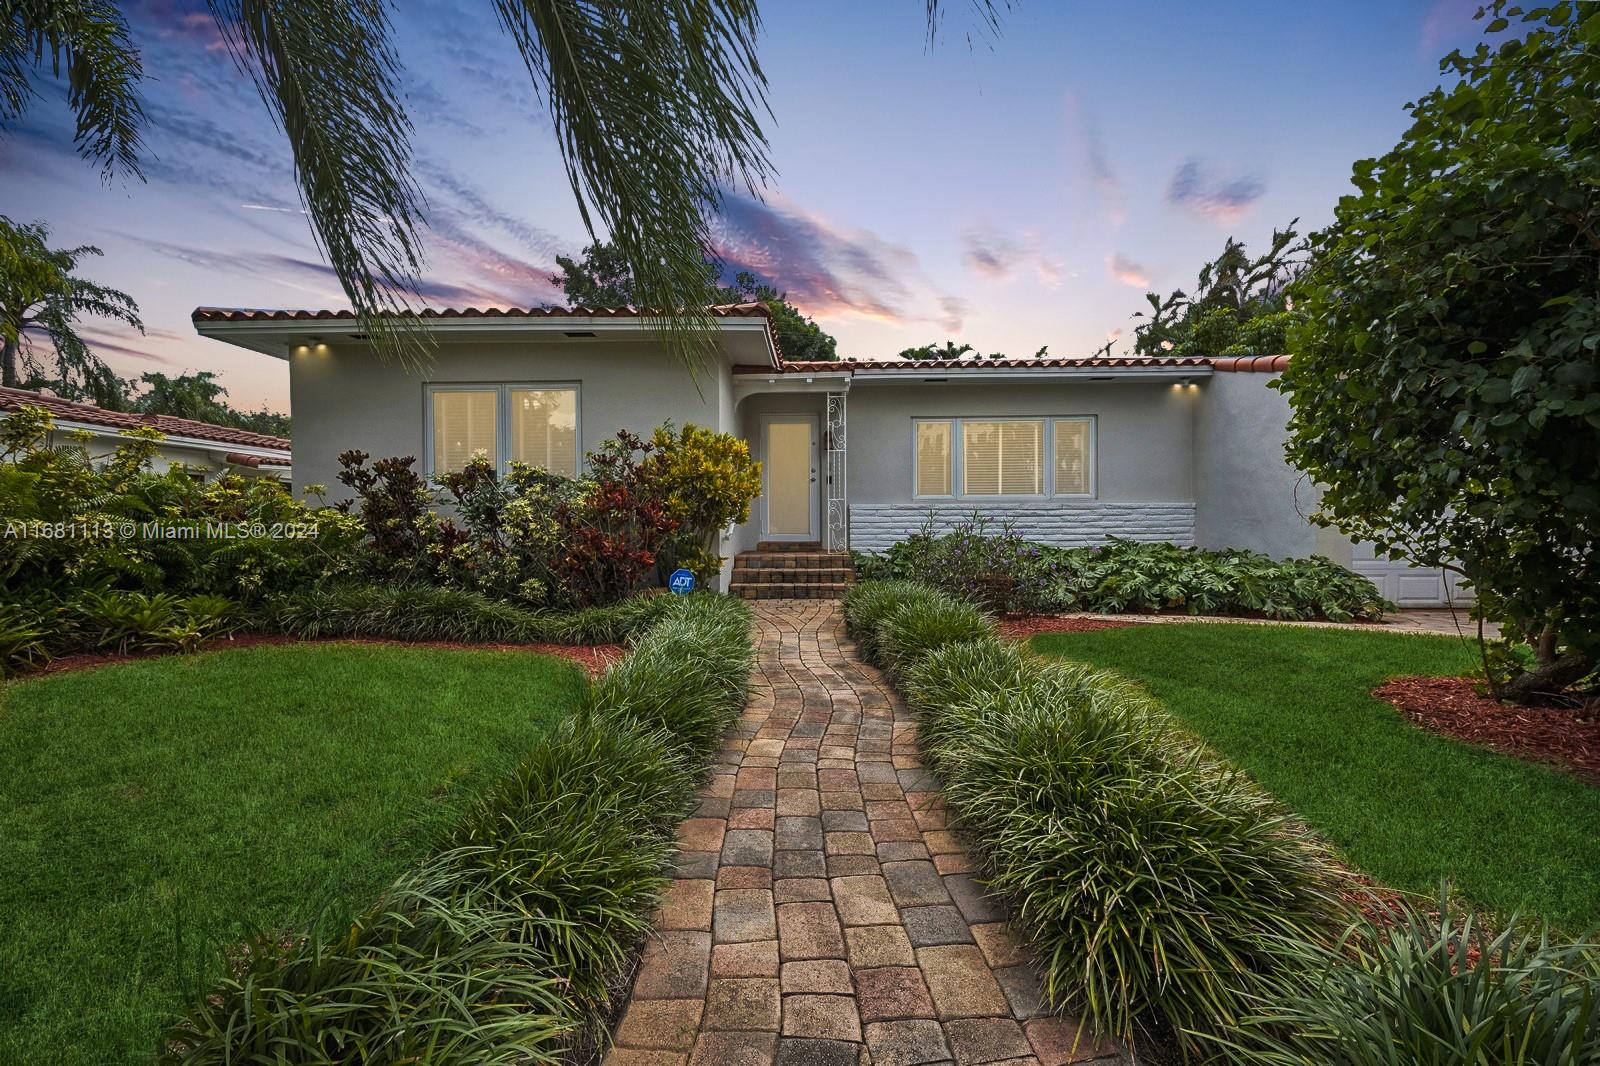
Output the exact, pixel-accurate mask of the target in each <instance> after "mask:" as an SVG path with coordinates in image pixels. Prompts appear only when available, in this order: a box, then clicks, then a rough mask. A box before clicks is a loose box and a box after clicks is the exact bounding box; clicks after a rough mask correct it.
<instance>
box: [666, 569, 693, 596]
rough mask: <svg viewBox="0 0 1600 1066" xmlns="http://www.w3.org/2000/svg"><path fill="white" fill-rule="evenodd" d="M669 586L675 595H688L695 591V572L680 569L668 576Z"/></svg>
mask: <svg viewBox="0 0 1600 1066" xmlns="http://www.w3.org/2000/svg"><path fill="white" fill-rule="evenodd" d="M667 587H668V588H669V589H671V590H672V591H673V593H674V595H678V596H687V595H689V593H691V592H693V591H694V574H693V573H692V572H691V571H689V570H684V569H678V570H674V571H673V572H672V576H671V577H669V578H667Z"/></svg>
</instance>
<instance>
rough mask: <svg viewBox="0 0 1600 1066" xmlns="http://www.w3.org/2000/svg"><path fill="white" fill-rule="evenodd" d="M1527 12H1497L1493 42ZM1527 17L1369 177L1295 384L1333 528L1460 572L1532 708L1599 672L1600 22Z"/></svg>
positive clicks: (1318, 294)
mask: <svg viewBox="0 0 1600 1066" xmlns="http://www.w3.org/2000/svg"><path fill="white" fill-rule="evenodd" d="M1480 14H1482V13H1480ZM1518 14H1521V13H1520V12H1519V10H1518V9H1516V8H1511V7H1507V6H1506V5H1505V4H1504V3H1503V2H1496V3H1494V4H1492V5H1491V9H1490V10H1489V12H1487V14H1486V16H1485V17H1487V18H1488V19H1489V21H1488V24H1487V27H1486V28H1487V31H1488V32H1490V33H1496V32H1499V31H1502V30H1504V29H1506V28H1508V26H1509V20H1510V19H1511V18H1514V17H1516V16H1517V15H1518ZM1521 21H1522V22H1523V23H1524V24H1525V26H1526V32H1525V34H1524V35H1523V36H1522V37H1521V38H1520V39H1511V40H1506V41H1504V42H1502V43H1499V44H1498V45H1497V46H1495V47H1493V48H1491V47H1490V46H1489V45H1487V44H1484V43H1480V44H1479V45H1478V46H1477V48H1476V49H1474V50H1473V51H1471V52H1469V53H1467V54H1462V53H1461V52H1452V53H1451V54H1450V55H1449V56H1448V57H1447V58H1446V59H1445V60H1444V62H1443V64H1442V65H1441V69H1442V70H1443V71H1444V72H1446V73H1447V74H1449V75H1450V76H1451V86H1450V87H1449V88H1439V89H1435V90H1434V91H1433V92H1430V93H1428V94H1427V95H1426V96H1424V97H1422V98H1421V99H1420V100H1418V101H1417V102H1416V103H1415V104H1413V105H1411V107H1410V110H1411V117H1412V124H1411V127H1410V129H1408V130H1407V131H1406V133H1405V135H1404V137H1403V138H1402V139H1401V141H1400V143H1399V144H1398V145H1396V146H1395V148H1394V149H1393V150H1391V151H1390V152H1389V153H1388V154H1387V155H1385V156H1383V157H1382V158H1380V159H1367V160H1362V161H1361V162H1358V163H1357V164H1356V165H1355V174H1354V182H1355V187H1356V192H1355V193H1354V195H1351V196H1347V197H1345V198H1344V199H1343V200H1341V201H1340V203H1339V206H1338V210H1337V211H1336V213H1335V216H1334V222H1333V224H1332V225H1331V226H1329V227H1328V228H1327V229H1326V230H1324V231H1322V232H1320V233H1318V234H1316V235H1315V237H1314V239H1313V256H1312V260H1311V265H1310V267H1309V269H1308V270H1307V272H1306V273H1305V275H1304V276H1303V277H1302V278H1300V279H1299V281H1298V282H1296V284H1295V285H1294V287H1293V294H1294V300H1295V307H1296V310H1297V312H1304V319H1303V323H1302V324H1301V325H1299V326H1298V327H1297V328H1296V329H1295V330H1294V331H1293V332H1292V333H1291V335H1290V341H1291V344H1290V349H1291V351H1292V352H1293V354H1294V359H1293V361H1292V362H1291V363H1290V366H1289V370H1288V371H1287V372H1286V373H1285V374H1284V375H1283V378H1282V382H1281V387H1282V388H1283V389H1284V391H1285V392H1286V393H1287V394H1288V397H1289V402H1290V403H1291V404H1292V406H1293V417H1292V420H1291V422H1290V427H1289V428H1290V432H1291V440H1290V443H1289V457H1290V459H1291V460H1292V461H1293V462H1294V463H1295V464H1296V465H1298V466H1299V467H1301V468H1302V469H1304V470H1306V471H1307V472H1308V473H1310V474H1311V475H1312V476H1313V477H1314V478H1316V480H1317V481H1319V482H1320V483H1322V484H1323V485H1324V486H1325V489H1324V493H1323V497H1322V504H1321V510H1320V512H1319V516H1318V517H1319V519H1320V520H1321V521H1323V522H1325V523H1328V524H1332V525H1335V526H1337V527H1339V528H1340V529H1342V530H1344V531H1346V532H1347V533H1350V534H1351V535H1352V536H1357V537H1360V538H1362V539H1365V540H1370V541H1373V542H1375V543H1376V544H1377V545H1378V546H1379V547H1380V548H1383V549H1385V550H1389V551H1396V552H1400V553H1403V554H1405V555H1408V556H1410V557H1411V558H1413V559H1416V560H1417V561H1418V562H1420V563H1421V564H1423V565H1425V566H1436V567H1456V566H1458V567H1459V568H1460V570H1461V571H1462V572H1463V573H1465V575H1466V576H1467V577H1468V578H1469V579H1470V580H1471V582H1472V584H1473V586H1474V587H1475V589H1476V591H1477V594H1478V597H1479V599H1478V603H1479V610H1480V611H1482V613H1483V614H1484V615H1485V616H1487V617H1489V618H1492V619H1498V620H1500V621H1502V622H1503V623H1504V625H1505V626H1506V630H1507V632H1509V633H1511V634H1513V635H1514V636H1516V637H1518V638H1523V639H1526V640H1527V641H1528V643H1529V644H1530V645H1531V647H1532V649H1533V656H1534V661H1533V662H1532V663H1531V664H1524V663H1521V662H1519V661H1515V660H1513V659H1511V658H1509V657H1506V656H1501V657H1500V658H1499V659H1498V661H1495V662H1492V663H1490V664H1488V665H1489V672H1490V683H1491V684H1500V686H1501V687H1500V692H1501V693H1502V694H1503V695H1504V696H1506V697H1509V698H1515V699H1519V700H1529V699H1533V698H1535V697H1537V696H1539V695H1541V694H1549V693H1552V692H1556V691H1559V690H1561V689H1562V688H1564V687H1565V686H1567V685H1570V684H1572V683H1574V682H1576V681H1577V680H1579V679H1581V678H1582V677H1583V676H1585V675H1586V674H1588V673H1589V672H1590V671H1592V670H1593V669H1594V666H1595V663H1596V660H1597V658H1600V548H1597V545H1600V483H1597V482H1600V354H1597V353H1600V283H1597V280H1596V279H1597V278H1600V151H1597V150H1596V149H1597V141H1596V137H1597V134H1600V126H1597V122H1596V120H1597V118H1600V110H1597V107H1596V101H1600V6H1596V5H1591V4H1582V5H1579V4H1571V3H1561V4H1556V5H1553V6H1551V7H1544V8H1537V9H1533V10H1530V11H1528V12H1527V13H1525V14H1521ZM1524 665H1531V667H1532V668H1531V669H1524V668H1523V667H1524ZM1497 675H1498V676H1497Z"/></svg>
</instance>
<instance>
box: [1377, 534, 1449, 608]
mask: <svg viewBox="0 0 1600 1066" xmlns="http://www.w3.org/2000/svg"><path fill="white" fill-rule="evenodd" d="M1350 569H1352V570H1354V571H1355V572H1356V573H1358V574H1360V575H1361V576H1362V577H1365V578H1366V579H1367V580H1369V581H1371V582H1372V583H1373V584H1374V585H1376V586H1378V591H1379V592H1380V593H1382V594H1383V597H1384V599H1387V600H1393V601H1394V602H1395V603H1396V604H1398V605H1399V606H1401V607H1445V606H1448V605H1450V604H1452V603H1456V604H1462V603H1471V602H1472V591H1471V590H1470V589H1464V588H1462V587H1461V577H1460V575H1459V574H1451V573H1444V572H1441V571H1439V570H1424V569H1423V568H1422V567H1419V566H1413V565H1411V562H1410V560H1407V559H1396V558H1390V557H1389V556H1386V555H1379V554H1378V552H1377V550H1376V549H1375V548H1374V547H1373V545H1371V544H1365V543H1362V542H1359V541H1358V542H1356V544H1355V545H1354V546H1353V549H1352V552H1351V561H1350Z"/></svg>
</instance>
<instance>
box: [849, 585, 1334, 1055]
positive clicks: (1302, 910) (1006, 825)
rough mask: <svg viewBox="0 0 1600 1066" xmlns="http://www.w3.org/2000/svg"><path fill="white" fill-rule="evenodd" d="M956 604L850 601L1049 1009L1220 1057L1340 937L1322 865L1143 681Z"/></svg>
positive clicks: (921, 597) (863, 596)
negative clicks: (1074, 659)
mask: <svg viewBox="0 0 1600 1066" xmlns="http://www.w3.org/2000/svg"><path fill="white" fill-rule="evenodd" d="M852 601H853V602H852ZM951 604H952V601H951V598H950V597H949V596H948V595H947V594H943V593H940V592H937V591H936V590H932V589H928V588H922V589H920V590H919V589H918V588H917V587H916V586H914V585H908V584H906V583H897V584H896V585H895V586H894V587H893V588H890V589H884V588H881V587H878V588H875V587H873V586H872V585H871V584H865V585H862V586H859V587H858V588H857V589H853V590H852V591H851V593H850V594H849V595H848V596H847V598H846V609H847V615H849V616H853V619H852V621H850V622H849V623H848V624H850V625H851V626H852V629H859V628H860V627H862V626H866V625H875V635H874V637H873V644H872V646H873V649H874V650H873V656H874V659H875V661H877V662H879V663H880V664H883V665H886V666H889V665H892V666H893V669H894V671H895V675H896V678H897V680H898V681H899V683H900V684H901V685H902V687H903V689H904V691H905V692H906V694H907V697H908V702H909V703H910V705H911V706H912V708H913V710H914V711H915V712H916V714H917V716H918V720H919V736H920V738H921V741H922V744H923V749H924V752H925V753H926V756H927V758H928V762H929V765H930V767H931V768H932V769H933V770H934V771H935V773H937V774H938V776H939V777H940V779H941V780H942V781H943V783H944V789H945V794H946V796H947V798H948V799H949V800H950V802H951V805H952V807H954V808H955V809H956V810H957V811H958V812H959V814H960V818H961V823H962V824H963V825H964V826H965V827H967V828H968V829H970V830H971V831H972V833H973V834H974V837H975V838H976V841H977V844H978V848H979V858H980V861H981V863H982V866H983V869H984V871H985V873H986V875H987V881H988V883H989V884H990V885H991V886H992V887H994V888H995V889H997V890H998V891H1000V892H1001V893H1003V894H1005V895H1006V896H1008V897H1010V899H1011V900H1012V902H1013V905H1014V908H1015V911H1016V913H1017V917H1018V925H1019V927H1020V928H1023V929H1027V930H1029V931H1030V933H1031V934H1032V937H1033V939H1034V942H1035V946H1036V947H1037V949H1038V951H1039V956H1040V959H1041V962H1042V964H1043V968H1044V979H1045V980H1044V986H1045V991H1046V994H1047V995H1048V997H1049V998H1050V1000H1051V1001H1052V1002H1053V1003H1056V1004H1059V1005H1063V1006H1069V1007H1071V1008H1072V1009H1074V1010H1076V1011H1078V1012H1079V1013H1080V1014H1081V1016H1082V1017H1083V1018H1084V1020H1085V1021H1086V1022H1087V1023H1088V1024H1089V1025H1090V1026H1091V1027H1093V1028H1094V1029H1097V1030H1099V1031H1102V1032H1107V1033H1111V1034H1114V1035H1117V1036H1122V1037H1127V1036H1129V1035H1131V1034H1132V1033H1133V1032H1134V1031H1135V1029H1137V1028H1140V1027H1143V1026H1155V1027H1157V1028H1166V1029H1168V1030H1170V1031H1171V1032H1172V1033H1173V1034H1174V1035H1175V1036H1176V1037H1177V1039H1178V1040H1179V1041H1180V1043H1181V1044H1182V1045H1183V1046H1184V1047H1185V1048H1186V1050H1188V1051H1190V1052H1196V1051H1201V1050H1204V1049H1207V1048H1209V1047H1211V1046H1213V1044H1214V1042H1215V1041H1216V1040H1217V1039H1218V1038H1219V1037H1221V1036H1223V1035H1224V1034H1226V1033H1227V1032H1228V1031H1229V1029H1230V1027H1231V1026H1233V1025H1234V1024H1236V1023H1237V1022H1238V1020H1239V1019H1240V1018H1241V1017H1243V1015H1244V1013H1245V1010H1246V1007H1247V1005H1248V1004H1249V1003H1250V1001H1251V996H1252V995H1254V994H1256V993H1257V992H1259V990H1260V989H1261V988H1262V987H1263V986H1264V983H1265V982H1266V981H1267V979H1268V977H1269V976H1270V975H1272V974H1273V973H1275V972H1276V971H1278V970H1279V969H1281V968H1282V966H1283V965H1284V961H1283V959H1282V958H1281V955H1282V951H1281V949H1280V948H1279V947H1278V945H1279V944H1280V943H1282V942H1284V941H1286V940H1306V941H1310V942H1317V941H1319V940H1326V939H1329V938H1330V937H1329V934H1328V930H1329V929H1330V928H1331V924H1332V922H1333V919H1334V916H1335V915H1336V913H1337V908H1338V905H1337V901H1336V899H1335V898H1334V896H1333V895H1332V894H1331V891H1330V889H1329V885H1330V884H1331V874H1330V868H1329V866H1328V864H1327V859H1326V856H1325V854H1324V852H1323V851H1322V849H1321V848H1320V847H1319V846H1317V845H1316V844H1314V843H1313V842H1311V841H1310V840H1309V839H1308V838H1307V837H1306V835H1305V834H1304V833H1303V832H1302V831H1301V830H1300V829H1299V828H1298V827H1297V826H1295V825H1294V824H1292V823H1291V821H1290V820H1289V818H1288V817H1287V816H1286V815H1285V814H1284V812H1282V811H1281V810H1280V809H1278V808H1277V807H1276V806H1275V805H1274V804H1273V803H1272V801H1271V800H1270V799H1269V798H1268V797H1267V796H1266V795H1265V794H1264V793H1263V792H1261V791H1260V790H1259V789H1258V788H1256V787H1255V786H1254V785H1252V784H1251V783H1250V782H1249V781H1248V780H1246V779H1245V778H1244V777H1243V775H1241V774H1239V773H1237V772H1235V771H1233V770H1231V769H1229V768H1227V767H1224V766H1221V765H1219V764H1218V763H1216V762H1215V761H1214V760H1213V759H1211V758H1209V757H1208V756H1207V755H1206V754H1205V753H1203V752H1202V751H1201V750H1200V749H1198V748H1197V747H1196V746H1195V745H1194V744H1192V743H1190V742H1188V741H1187V739H1186V738H1184V737H1182V736H1181V735H1180V734H1178V733H1177V732H1176V731H1175V730H1174V729H1173V727H1172V726H1171V725H1170V724H1169V722H1168V720H1167V719H1166V718H1165V716H1164V715H1162V714H1161V713H1160V712H1159V711H1157V710H1156V708H1155V707H1154V705H1153V704H1152V703H1151V701H1150V700H1149V699H1148V698H1147V697H1145V696H1144V695H1143V694H1142V693H1141V692H1140V691H1139V690H1138V689H1136V688H1135V687H1133V686H1132V685H1130V684H1129V683H1127V682H1125V681H1123V680H1120V679H1118V678H1115V677H1113V676H1111V675H1108V674H1104V673H1100V672H1097V671H1094V670H1092V669H1089V668H1086V667H1081V666H1072V665H1055V664H1047V663H1045V662H1042V661H1040V660H1038V659H1035V658H1034V657H1033V656H1031V655H1030V654H1028V653H1027V652H1026V651H1024V650H1023V649H1021V648H1020V647H1017V646H1012V645H1008V644H1005V643H1003V642H1001V641H999V640H997V639H995V638H994V636H993V635H992V633H990V632H989V631H988V629H987V627H986V626H985V625H983V624H982V619H981V616H980V617H978V618H977V619H976V621H977V623H978V624H974V615H975V614H976V612H975V611H973V609H972V608H970V607H966V606H965V605H960V604H957V605H956V606H955V607H952V605H951ZM891 605H892V606H891ZM957 608H959V609H957Z"/></svg>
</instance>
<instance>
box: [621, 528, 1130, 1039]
mask: <svg viewBox="0 0 1600 1066" xmlns="http://www.w3.org/2000/svg"><path fill="white" fill-rule="evenodd" d="M795 554H796V555H804V554H806V553H804V552H796V553H795ZM736 587H737V589H738V594H740V595H744V596H747V597H750V598H755V599H762V600H764V601H765V597H767V596H768V595H769V594H775V593H782V594H784V595H787V596H793V597H805V596H808V595H810V596H819V597H820V596H823V595H824V592H823V590H828V593H827V594H833V595H837V594H840V593H842V592H843V590H844V588H845V587H846V586H845V585H844V584H843V583H839V582H819V583H809V584H806V583H771V582H747V583H744V584H742V585H738V586H736ZM756 618H757V623H758V635H759V641H760V646H759V651H758V657H757V667H756V673H755V676H754V677H753V678H752V679H751V686H750V699H749V703H748V704H747V705H746V707H745V712H744V715H743V717H742V718H741V719H740V720H739V723H738V724H737V725H736V726H735V727H734V728H733V730H732V731H731V732H730V734H729V735H728V737H727V738H726V739H725V741H724V744H723V748H722V751H721V753H720V756H719V758H718V760H717V763H716V766H715V767H714V770H713V773H712V776H711V779H710V782H709V783H708V784H707V785H706V786H705V787H704V788H702V789H701V791H700V804H699V808H698V810H696V811H695V812H694V815H693V816H692V817H690V818H689V819H688V820H687V821H685V822H684V823H683V825H682V826H681V827H680V829H679V832H678V848H679V851H678V855H677V860H676V863H675V866H674V880H673V882H672V884H671V887H670V888H669V889H668V891H667V892H666V894H665V896H664V898H663V900H662V905H661V910H660V912H659V913H658V915H657V917H656V923H655V924H656V933H655V936H654V937H653V939H652V940H651V942H650V944H649V945H648V946H647V947H646V949H645V953H644V958H643V960H642V962H641V964H640V967H639V971H638V974H637V975H636V977H635V978H634V984H633V992H632V995H631V996H630V999H629V1002H628V1004H627V1007H626V1009H625V1010H624V1011H623V1014H622V1018H621V1020H620V1022H619V1023H618V1025H617V1029H616V1032H615V1034H614V1046H613V1047H612V1049H611V1050H610V1052H609V1053H608V1054H607V1056H606V1059H605V1063H606V1066H669V1064H670V1066H718V1064H723V1063H730V1064H731V1063H739V1064H753V1066H766V1064H774V1063H776V1064H794V1066H799V1064H802V1063H806V1064H809V1063H818V1064H834V1063H838V1064H841V1066H866V1064H871V1063H877V1064H890V1063H907V1064H910V1063H918V1064H922V1063H937V1062H955V1063H999V1062H1005V1063H1010V1064H1013V1066H1029V1064H1031V1066H1040V1064H1043V1066H1057V1064H1060V1063H1068V1062H1091V1061H1093V1062H1103V1063H1111V1062H1118V1063H1120V1062H1125V1061H1126V1059H1125V1058H1124V1057H1123V1055H1122V1054H1121V1052H1120V1051H1119V1050H1118V1049H1117V1048H1115V1047H1112V1046H1110V1045H1106V1044H1099V1043H1095V1042H1093V1041H1090V1040H1088V1039H1087V1038H1082V1039H1080V1038H1079V1035H1078V1027H1077V1025H1076V1023H1075V1022H1074V1020H1073V1019H1071V1018H1068V1017H1061V1016H1057V1015H1053V1014H1050V1013H1049V1012H1048V1011H1047V1010H1046V1009H1045V1007H1044V1005H1043V1001H1042V998H1041V993H1040V987H1039V974H1038V971H1037V968H1036V966H1035V965H1034V962H1033V960H1032V958H1031V957H1030V955H1029V953H1028V951H1027V948H1026V946H1025V945H1024V943H1023V941H1022V940H1021V938H1019V937H1018V936H1017V935H1016V934H1015V932H1013V931H1012V929H1011V928H1010V927H1009V926H1008V925H1007V923H1006V910H1005V907H1004V906H1003V905H1002V904H1001V903H1000V902H999V901H997V900H994V899H992V898H990V897H989V896H988V895H987V894H986V893H985V892H984V890H983V887H982V885H981V884H980V883H979V882H978V881H977V880H975V879H974V877H973V875H972V869H973V867H972V862H971V860H970V858H969V857H968V854H967V851H966V849H965V847H964V842H963V841H962V840H961V838H960V835H959V833H958V832H956V831H955V830H954V829H952V827H951V825H950V824H949V821H948V818H947V815H946V812H945V808H944V804H943V801H942V800H941V799H940V797H939V794H938V791H937V784H936V783H935V782H934V781H933V779H932V777H931V776H930V775H929V774H928V773H927V771H925V770H924V769H923V768H922V763H921V759H920V758H919V756H918V751H917V744H916V726H915V724H914V723H913V721H912V720H911V718H910V715H909V714H908V712H907V711H906V709H905V706H904V704H903V703H902V702H901V701H900V699H899V698H898V697H897V696H896V695H895V694H894V692H893V691H892V690H891V689H890V688H889V687H888V685H887V684H886V683H885V682H884V680H883V678H882V676H881V675H880V674H879V673H878V672H877V671H876V670H874V669H873V668H872V667H870V666H867V665H866V664H864V663H862V662H861V661H860V660H859V659H858V658H857V657H856V655H855V649H854V647H853V645H851V644H850V643H849V641H848V640H846V639H845V637H844V633H843V625H842V622H841V620H840V615H839V608H838V605H837V604H835V603H832V602H829V601H828V600H827V599H824V598H818V599H815V600H812V601H810V602H788V603H785V602H777V601H765V602H762V603H759V604H758V605H757V607H756Z"/></svg>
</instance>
